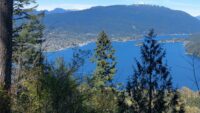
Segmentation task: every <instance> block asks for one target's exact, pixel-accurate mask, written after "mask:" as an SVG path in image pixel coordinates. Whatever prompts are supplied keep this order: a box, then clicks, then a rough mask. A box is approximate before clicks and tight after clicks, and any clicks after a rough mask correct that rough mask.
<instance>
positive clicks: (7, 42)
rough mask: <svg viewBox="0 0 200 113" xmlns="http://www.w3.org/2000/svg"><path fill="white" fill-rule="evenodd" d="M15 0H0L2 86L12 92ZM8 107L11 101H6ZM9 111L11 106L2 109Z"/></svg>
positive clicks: (7, 112)
mask: <svg viewBox="0 0 200 113" xmlns="http://www.w3.org/2000/svg"><path fill="white" fill-rule="evenodd" d="M12 15H13V0H0V86H1V87H3V88H4V90H5V92H6V93H7V94H8V95H9V94H10V87H11V66H12V60H11V59H12ZM6 104H7V106H6V107H8V106H9V105H10V101H9V102H7V103H6ZM0 112H1V113H9V112H10V108H9V107H8V109H6V108H5V109H4V110H3V111H0Z"/></svg>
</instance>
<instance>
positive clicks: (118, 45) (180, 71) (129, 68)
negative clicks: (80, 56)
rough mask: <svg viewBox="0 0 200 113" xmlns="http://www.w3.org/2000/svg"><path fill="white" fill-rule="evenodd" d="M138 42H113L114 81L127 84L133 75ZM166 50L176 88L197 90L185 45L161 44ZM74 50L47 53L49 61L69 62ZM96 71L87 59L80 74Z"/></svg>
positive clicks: (165, 37) (199, 71) (91, 44)
mask: <svg viewBox="0 0 200 113" xmlns="http://www.w3.org/2000/svg"><path fill="white" fill-rule="evenodd" d="M163 38H164V39H167V38H169V36H162V37H158V39H163ZM137 43H138V41H128V42H113V47H114V48H115V49H116V54H115V56H116V61H117V62H118V64H117V69H118V70H117V73H116V76H115V79H114V81H115V82H120V83H122V84H126V83H127V80H128V78H129V77H130V76H131V75H132V74H133V66H134V64H135V62H134V61H135V60H134V59H135V58H136V59H139V58H140V47H139V46H136V44H137ZM161 45H162V47H163V48H164V49H166V53H167V54H166V59H165V61H166V62H167V64H168V66H169V69H170V71H171V75H172V77H173V84H174V87H177V88H181V87H184V86H186V87H189V88H191V89H193V90H196V86H195V84H194V79H193V71H192V66H191V65H190V63H191V62H192V57H191V56H189V55H186V54H185V49H184V46H183V43H179V42H177V43H164V44H161ZM94 48H95V43H90V44H88V45H86V46H83V47H80V49H82V50H91V51H93V50H94ZM72 54H73V49H72V48H69V49H65V50H62V51H58V52H50V53H47V54H46V55H47V59H48V60H49V61H54V60H55V59H56V58H57V57H63V58H64V59H65V61H66V62H69V61H70V59H71V58H72ZM199 62H200V60H199V59H197V58H196V59H195V65H196V71H197V74H199V75H200V69H199V65H198V63H199ZM199 64H200V63H199ZM94 69H95V65H94V64H92V63H91V62H90V59H86V62H85V64H84V66H83V67H82V68H81V69H80V70H79V73H82V74H83V75H89V74H92V72H93V71H94Z"/></svg>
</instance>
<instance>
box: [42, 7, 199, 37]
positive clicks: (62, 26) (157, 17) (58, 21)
mask: <svg viewBox="0 0 200 113" xmlns="http://www.w3.org/2000/svg"><path fill="white" fill-rule="evenodd" d="M44 23H45V25H46V28H47V29H48V31H49V32H50V33H55V34H56V33H58V34H59V35H58V34H57V37H65V38H68V37H69V38H70V37H73V36H74V37H77V38H81V37H87V36H88V37H94V36H96V35H97V33H98V32H99V31H102V30H105V31H107V32H108V33H109V34H110V35H111V36H112V37H119V36H123V37H125V36H133V35H135V34H144V32H146V31H147V29H151V28H154V29H155V30H156V31H157V32H158V33H159V34H175V33H195V32H199V29H200V21H199V20H198V19H197V18H195V17H192V16H191V15H189V14H187V13H185V12H183V11H177V10H171V9H168V8H165V7H159V6H150V5H130V6H125V5H116V6H106V7H103V6H99V7H93V8H90V9H86V10H81V11H69V12H66V13H59V14H55V13H53V14H48V15H46V17H45V19H44Z"/></svg>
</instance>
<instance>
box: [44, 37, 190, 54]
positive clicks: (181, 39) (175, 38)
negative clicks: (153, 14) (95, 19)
mask: <svg viewBox="0 0 200 113" xmlns="http://www.w3.org/2000/svg"><path fill="white" fill-rule="evenodd" d="M185 35H190V34H169V35H159V36H185ZM141 39H142V38H124V39H114V38H112V39H111V40H112V41H113V42H128V41H137V40H141ZM95 42H96V40H95V39H94V40H91V41H85V42H82V43H78V44H71V45H69V46H68V47H64V48H60V49H58V50H47V51H45V52H58V51H63V50H66V49H70V48H75V47H83V46H85V45H88V44H90V43H95ZM159 42H160V43H175V42H183V44H184V48H185V45H186V43H188V41H186V40H185V39H183V38H178V37H173V38H171V39H162V40H160V41H159Z"/></svg>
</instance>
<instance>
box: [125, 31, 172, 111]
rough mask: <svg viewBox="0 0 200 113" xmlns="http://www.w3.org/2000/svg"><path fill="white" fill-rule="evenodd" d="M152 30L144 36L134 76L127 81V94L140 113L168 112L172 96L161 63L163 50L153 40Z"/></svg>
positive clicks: (170, 84) (168, 81) (168, 73)
mask: <svg viewBox="0 0 200 113" xmlns="http://www.w3.org/2000/svg"><path fill="white" fill-rule="evenodd" d="M155 37H156V35H155V34H154V30H150V32H149V34H148V35H147V36H145V40H144V43H143V45H142V47H141V54H142V56H141V61H137V60H136V66H137V67H136V68H135V70H134V75H133V77H132V79H131V80H130V81H129V82H130V83H129V84H131V87H130V86H129V89H128V90H129V91H128V92H129V94H130V95H131V96H132V98H133V99H134V100H135V101H136V102H137V103H138V105H139V109H140V112H141V113H162V112H167V111H169V110H170V109H171V108H170V103H171V98H172V96H173V87H172V79H171V76H170V72H169V70H168V68H167V65H166V64H165V63H164V62H163V60H164V57H165V50H163V48H162V47H161V45H160V44H159V43H158V41H156V40H155V39H154V38H155Z"/></svg>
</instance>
